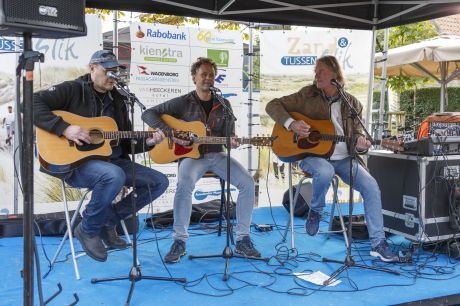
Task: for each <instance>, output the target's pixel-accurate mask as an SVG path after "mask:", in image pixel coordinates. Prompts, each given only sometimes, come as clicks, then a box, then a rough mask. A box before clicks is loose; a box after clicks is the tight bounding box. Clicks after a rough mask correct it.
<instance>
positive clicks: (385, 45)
mask: <svg viewBox="0 0 460 306" xmlns="http://www.w3.org/2000/svg"><path fill="white" fill-rule="evenodd" d="M384 33H385V34H384V39H383V68H382V79H381V81H380V106H379V122H378V123H377V124H378V127H379V129H378V131H379V132H378V135H377V138H379V139H381V138H382V135H383V126H384V123H383V114H384V113H385V97H386V92H387V90H386V89H387V64H388V62H387V56H388V36H389V34H390V29H389V28H386V29H385V32H384ZM388 107H390V106H389V105H388ZM389 124H390V123H389Z"/></svg>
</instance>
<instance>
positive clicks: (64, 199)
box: [62, 181, 80, 280]
mask: <svg viewBox="0 0 460 306" xmlns="http://www.w3.org/2000/svg"><path fill="white" fill-rule="evenodd" d="M62 199H63V201H64V206H65V207H64V213H65V220H66V223H67V233H68V235H69V242H70V252H71V253H72V261H73V268H74V270H75V277H76V278H77V280H79V279H80V271H79V270H78V264H77V257H76V256H75V248H74V245H73V233H72V224H71V223H70V217H69V205H68V203H67V195H66V194H65V183H64V181H62ZM76 214H77V212H75V215H76Z"/></svg>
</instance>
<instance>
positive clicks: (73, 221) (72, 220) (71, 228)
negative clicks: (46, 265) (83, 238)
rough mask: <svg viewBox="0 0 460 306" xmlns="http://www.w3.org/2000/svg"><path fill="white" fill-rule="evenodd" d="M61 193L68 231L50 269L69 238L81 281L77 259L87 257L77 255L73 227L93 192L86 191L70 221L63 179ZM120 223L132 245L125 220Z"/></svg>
mask: <svg viewBox="0 0 460 306" xmlns="http://www.w3.org/2000/svg"><path fill="white" fill-rule="evenodd" d="M61 191H62V201H63V202H64V214H65V221H66V226H67V230H66V232H65V234H64V237H63V238H62V239H61V243H60V244H59V246H58V249H57V250H56V253H55V254H54V257H53V259H52V260H51V263H50V268H52V267H53V265H54V264H55V263H56V260H57V258H58V256H59V254H60V253H61V250H62V247H63V246H64V243H65V242H66V240H67V238H69V243H70V252H71V256H72V262H73V268H74V271H75V278H76V279H77V280H79V279H80V271H79V269H78V264H77V258H79V257H82V256H85V255H86V253H85V252H82V253H80V254H78V255H77V254H75V247H74V243H73V232H72V230H73V227H74V224H75V220H76V219H77V215H78V214H80V215H81V212H80V210H81V207H82V205H83V202H84V200H85V199H86V196H87V195H88V193H89V192H90V191H91V190H89V189H88V190H86V191H85V193H84V194H83V196H82V197H81V198H80V201H79V202H78V205H77V208H76V209H75V213H74V215H73V216H72V219H70V215H69V205H68V203H67V195H66V184H65V181H64V180H63V179H61ZM120 223H121V227H122V228H123V232H124V234H125V236H126V239H127V240H128V243H130V244H131V239H130V238H129V234H128V230H127V229H126V225H125V222H124V221H123V220H121V221H120ZM69 229H70V230H69Z"/></svg>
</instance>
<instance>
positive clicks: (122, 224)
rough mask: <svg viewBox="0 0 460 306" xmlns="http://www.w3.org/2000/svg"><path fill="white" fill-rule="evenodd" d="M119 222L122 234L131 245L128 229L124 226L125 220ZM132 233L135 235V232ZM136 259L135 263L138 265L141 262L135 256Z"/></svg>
mask: <svg viewBox="0 0 460 306" xmlns="http://www.w3.org/2000/svg"><path fill="white" fill-rule="evenodd" d="M136 218H137V216H136ZM120 224H121V228H122V229H123V234H124V235H125V237H126V240H127V241H128V243H129V244H130V245H131V247H133V243H132V242H131V238H130V237H129V233H128V229H127V228H126V223H125V220H120ZM133 235H136V234H135V233H134V234H133ZM136 261H137V265H138V266H140V265H141V264H140V262H139V257H137V258H136Z"/></svg>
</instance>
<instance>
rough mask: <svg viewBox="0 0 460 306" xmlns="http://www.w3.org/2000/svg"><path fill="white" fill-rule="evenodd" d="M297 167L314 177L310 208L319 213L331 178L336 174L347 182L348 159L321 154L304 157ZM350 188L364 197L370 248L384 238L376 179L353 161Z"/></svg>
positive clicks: (348, 181) (348, 176) (348, 173)
mask: <svg viewBox="0 0 460 306" xmlns="http://www.w3.org/2000/svg"><path fill="white" fill-rule="evenodd" d="M300 168H302V170H304V171H306V172H308V173H310V174H311V175H312V178H313V195H312V200H311V205H310V206H311V209H313V210H314V211H316V212H318V213H321V212H322V211H323V208H324V206H325V205H326V199H325V198H326V193H327V190H328V189H329V185H330V183H331V180H332V178H333V177H334V175H335V174H337V175H338V176H339V177H340V178H341V179H342V180H343V181H344V182H345V183H347V184H349V183H350V158H349V157H347V158H344V159H342V160H326V159H324V158H320V157H307V158H304V159H303V160H302V161H301V162H300ZM352 173H353V187H354V189H355V190H357V191H359V192H360V193H361V195H362V197H363V200H364V214H365V218H366V223H367V229H368V231H369V238H370V240H371V245H372V247H375V246H377V245H378V244H379V243H380V242H381V241H382V240H385V233H384V231H383V214H382V201H381V198H380V188H379V186H378V184H377V182H376V180H375V179H374V178H373V177H372V176H371V175H370V174H369V172H367V171H366V169H364V168H363V166H361V165H360V164H359V162H357V161H356V160H355V161H354V162H353V171H352Z"/></svg>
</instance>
